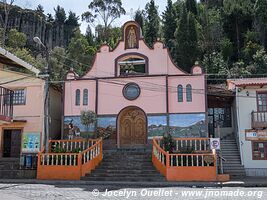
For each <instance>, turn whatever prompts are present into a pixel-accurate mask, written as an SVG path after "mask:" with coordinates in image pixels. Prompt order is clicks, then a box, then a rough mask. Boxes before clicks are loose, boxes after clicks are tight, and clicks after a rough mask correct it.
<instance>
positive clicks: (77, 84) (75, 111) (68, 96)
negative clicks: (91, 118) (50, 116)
mask: <svg viewBox="0 0 267 200" xmlns="http://www.w3.org/2000/svg"><path fill="white" fill-rule="evenodd" d="M77 89H79V90H80V91H81V104H80V106H76V105H75V92H76V90H77ZM84 89H88V106H84V105H83V101H82V100H83V98H82V97H83V90H84ZM64 91H65V97H64V105H65V106H64V115H67V116H71V115H72V116H73V115H80V113H81V110H93V111H95V97H96V81H95V80H81V81H67V82H66V83H65V88H64Z"/></svg>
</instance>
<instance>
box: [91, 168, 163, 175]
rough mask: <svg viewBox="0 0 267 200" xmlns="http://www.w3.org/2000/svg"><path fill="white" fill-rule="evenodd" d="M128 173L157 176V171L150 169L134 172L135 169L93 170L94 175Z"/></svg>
mask: <svg viewBox="0 0 267 200" xmlns="http://www.w3.org/2000/svg"><path fill="white" fill-rule="evenodd" d="M118 172H120V173H123V174H125V173H129V174H142V173H144V174H158V171H156V169H155V168H154V169H151V170H143V169H142V170H135V169H120V170H117V169H99V168H96V169H95V170H94V173H118Z"/></svg>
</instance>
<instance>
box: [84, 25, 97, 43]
mask: <svg viewBox="0 0 267 200" xmlns="http://www.w3.org/2000/svg"><path fill="white" fill-rule="evenodd" d="M85 38H86V39H87V42H88V44H89V45H90V46H94V45H95V42H94V41H95V37H94V34H93V33H92V29H91V27H90V26H87V29H86V33H85Z"/></svg>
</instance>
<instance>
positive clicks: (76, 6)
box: [15, 0, 167, 33]
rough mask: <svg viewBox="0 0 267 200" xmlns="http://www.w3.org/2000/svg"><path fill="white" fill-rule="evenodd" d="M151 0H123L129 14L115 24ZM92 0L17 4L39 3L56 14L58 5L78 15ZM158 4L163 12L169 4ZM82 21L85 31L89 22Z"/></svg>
mask: <svg viewBox="0 0 267 200" xmlns="http://www.w3.org/2000/svg"><path fill="white" fill-rule="evenodd" d="M149 1H150V0H122V4H123V7H124V9H125V10H126V12H127V15H125V16H122V17H121V18H120V19H118V20H117V21H116V22H115V24H114V25H116V26H121V25H122V24H123V23H124V22H126V21H128V20H130V19H131V10H132V11H133V12H135V11H136V10H138V8H140V9H144V7H145V5H146V3H147V2H149ZM90 2H91V0H15V4H16V5H18V6H21V7H22V8H29V9H35V8H36V7H37V5H38V4H41V5H42V6H43V7H44V10H45V13H52V14H54V10H53V8H54V7H56V6H57V5H60V6H61V7H64V8H65V11H66V12H68V11H70V10H71V11H73V12H75V13H76V14H77V15H81V14H82V13H83V12H85V11H87V6H88V5H89V4H90ZM155 3H156V5H158V6H159V12H160V13H162V12H163V11H164V10H165V8H166V5H167V0H155ZM80 23H81V30H82V32H83V33H85V31H86V27H87V23H86V22H82V21H81V22H80Z"/></svg>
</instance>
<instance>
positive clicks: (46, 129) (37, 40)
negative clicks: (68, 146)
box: [33, 37, 50, 152]
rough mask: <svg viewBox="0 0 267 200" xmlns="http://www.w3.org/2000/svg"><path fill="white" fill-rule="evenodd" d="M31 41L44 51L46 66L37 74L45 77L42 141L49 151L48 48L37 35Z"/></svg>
mask: <svg viewBox="0 0 267 200" xmlns="http://www.w3.org/2000/svg"><path fill="white" fill-rule="evenodd" d="M33 41H34V42H35V43H36V44H38V45H40V46H41V47H42V51H43V52H44V53H45V57H46V66H45V69H44V71H42V72H40V73H39V74H38V76H39V77H40V78H44V79H45V88H44V97H45V99H44V138H45V139H44V142H45V151H46V152H49V135H50V134H49V130H50V110H49V107H50V105H49V104H50V95H49V82H50V64H49V60H50V59H49V51H48V48H47V47H46V46H45V45H44V44H43V43H42V41H41V40H40V38H39V37H34V38H33Z"/></svg>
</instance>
